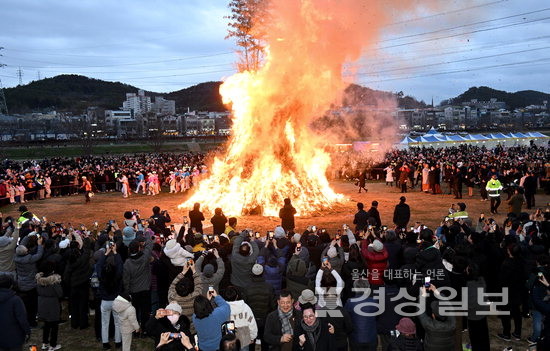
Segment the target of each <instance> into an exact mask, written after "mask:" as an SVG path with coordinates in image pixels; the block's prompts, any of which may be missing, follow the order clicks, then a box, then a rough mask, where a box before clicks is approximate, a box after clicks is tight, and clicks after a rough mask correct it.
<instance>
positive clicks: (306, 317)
mask: <svg viewBox="0 0 550 351" xmlns="http://www.w3.org/2000/svg"><path fill="white" fill-rule="evenodd" d="M313 318H315V315H314V314H309V315H305V314H304V319H313Z"/></svg>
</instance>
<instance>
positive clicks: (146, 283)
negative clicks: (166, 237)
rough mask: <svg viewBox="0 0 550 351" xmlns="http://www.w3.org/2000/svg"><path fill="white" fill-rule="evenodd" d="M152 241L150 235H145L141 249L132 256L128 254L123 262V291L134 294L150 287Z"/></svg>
mask: <svg viewBox="0 0 550 351" xmlns="http://www.w3.org/2000/svg"><path fill="white" fill-rule="evenodd" d="M152 253H153V242H152V241H151V236H150V235H146V241H145V247H144V248H143V251H141V252H139V253H137V254H136V255H134V256H128V258H127V259H126V262H124V273H123V279H124V291H126V292H127V293H130V294H134V293H137V292H140V291H147V290H150V289H151V266H150V262H151V255H152Z"/></svg>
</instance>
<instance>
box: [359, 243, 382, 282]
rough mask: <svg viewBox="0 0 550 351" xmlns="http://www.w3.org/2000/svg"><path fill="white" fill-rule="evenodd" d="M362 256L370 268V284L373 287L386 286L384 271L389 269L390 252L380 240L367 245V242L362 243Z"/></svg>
mask: <svg viewBox="0 0 550 351" xmlns="http://www.w3.org/2000/svg"><path fill="white" fill-rule="evenodd" d="M361 254H362V255H363V258H364V259H365V262H366V265H367V267H368V273H367V274H368V279H369V283H370V284H371V285H373V286H382V285H384V279H383V278H384V271H385V270H386V269H387V268H388V250H386V248H385V247H384V244H382V242H381V241H380V240H378V239H374V241H373V242H372V244H369V245H367V240H363V241H362V242H361Z"/></svg>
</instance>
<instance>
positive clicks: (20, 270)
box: [13, 245, 44, 291]
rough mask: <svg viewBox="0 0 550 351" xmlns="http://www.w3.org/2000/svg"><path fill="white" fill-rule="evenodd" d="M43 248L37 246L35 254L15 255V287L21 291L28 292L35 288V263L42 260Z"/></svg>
mask: <svg viewBox="0 0 550 351" xmlns="http://www.w3.org/2000/svg"><path fill="white" fill-rule="evenodd" d="M43 253H44V247H43V246H42V245H38V246H37V249H36V253H35V254H30V253H27V254H26V255H21V256H20V255H15V257H14V259H13V260H14V261H15V267H16V270H17V285H18V288H19V290H21V291H30V290H32V289H34V288H36V262H38V260H40V259H41V258H42V254H43Z"/></svg>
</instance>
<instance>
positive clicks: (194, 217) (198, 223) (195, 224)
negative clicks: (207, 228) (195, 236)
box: [189, 210, 204, 233]
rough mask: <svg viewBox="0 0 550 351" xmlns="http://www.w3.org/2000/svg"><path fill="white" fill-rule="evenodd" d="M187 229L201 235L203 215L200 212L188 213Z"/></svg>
mask: <svg viewBox="0 0 550 351" xmlns="http://www.w3.org/2000/svg"><path fill="white" fill-rule="evenodd" d="M189 221H190V223H189V228H195V232H197V233H202V221H204V215H203V214H202V212H201V211H198V210H197V211H195V210H192V211H189Z"/></svg>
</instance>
